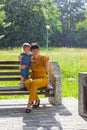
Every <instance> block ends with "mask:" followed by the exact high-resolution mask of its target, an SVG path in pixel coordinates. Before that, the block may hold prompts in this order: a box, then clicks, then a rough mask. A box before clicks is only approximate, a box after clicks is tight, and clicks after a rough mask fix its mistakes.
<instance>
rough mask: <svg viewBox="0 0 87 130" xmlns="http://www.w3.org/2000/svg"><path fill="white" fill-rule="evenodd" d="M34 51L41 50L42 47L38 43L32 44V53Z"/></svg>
mask: <svg viewBox="0 0 87 130" xmlns="http://www.w3.org/2000/svg"><path fill="white" fill-rule="evenodd" d="M33 49H40V46H39V45H38V44H37V43H32V44H31V51H32V50H33Z"/></svg>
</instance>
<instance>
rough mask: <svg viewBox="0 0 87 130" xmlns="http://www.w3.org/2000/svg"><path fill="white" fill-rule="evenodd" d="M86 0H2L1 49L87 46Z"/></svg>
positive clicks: (0, 20) (0, 14)
mask: <svg viewBox="0 0 87 130" xmlns="http://www.w3.org/2000/svg"><path fill="white" fill-rule="evenodd" d="M86 2H87V1H86V0H73V1H72V0H1V1H0V46H1V47H3V48H5V47H11V48H13V47H15V46H16V47H17V46H18V47H19V46H21V45H22V44H23V43H24V42H29V43H32V42H38V43H39V44H40V46H44V47H45V46H46V42H47V35H46V34H47V30H46V25H50V30H48V31H49V32H48V34H49V35H48V37H49V39H48V40H49V46H55V47H62V46H63V47H64V46H65V47H87V40H86V37H87V12H86V4H85V3H86Z"/></svg>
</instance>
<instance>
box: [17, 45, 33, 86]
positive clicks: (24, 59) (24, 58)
mask: <svg viewBox="0 0 87 130" xmlns="http://www.w3.org/2000/svg"><path fill="white" fill-rule="evenodd" d="M30 47H31V45H30V44H29V43H24V44H23V46H22V49H23V52H22V53H21V54H20V55H19V56H18V59H19V60H20V67H19V68H20V73H21V82H20V86H21V87H23V86H24V81H25V80H26V79H27V78H28V75H29V69H30V68H29V67H30V60H31V53H30V52H31V51H30ZM23 65H24V66H26V67H24V68H23Z"/></svg>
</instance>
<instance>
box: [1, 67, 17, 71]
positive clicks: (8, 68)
mask: <svg viewBox="0 0 87 130" xmlns="http://www.w3.org/2000/svg"><path fill="white" fill-rule="evenodd" d="M0 70H19V66H0Z"/></svg>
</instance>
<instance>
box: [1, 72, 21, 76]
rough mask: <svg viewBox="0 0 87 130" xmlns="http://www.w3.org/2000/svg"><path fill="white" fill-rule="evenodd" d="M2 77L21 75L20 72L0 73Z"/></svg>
mask: <svg viewBox="0 0 87 130" xmlns="http://www.w3.org/2000/svg"><path fill="white" fill-rule="evenodd" d="M0 75H1V76H5V75H6V76H10V75H20V72H0Z"/></svg>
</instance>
